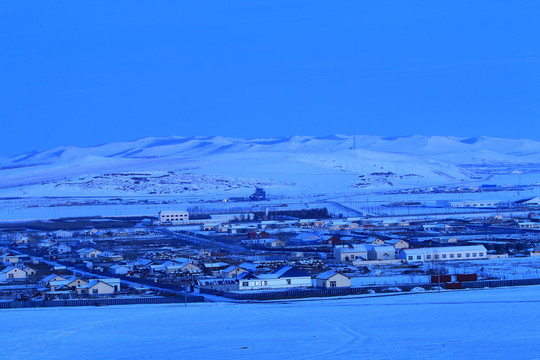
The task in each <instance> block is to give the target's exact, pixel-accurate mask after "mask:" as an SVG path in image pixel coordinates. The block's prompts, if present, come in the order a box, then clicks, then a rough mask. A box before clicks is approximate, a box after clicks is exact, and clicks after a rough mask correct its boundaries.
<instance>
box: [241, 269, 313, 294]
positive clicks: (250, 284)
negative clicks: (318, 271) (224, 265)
mask: <svg viewBox="0 0 540 360" xmlns="http://www.w3.org/2000/svg"><path fill="white" fill-rule="evenodd" d="M311 285H312V282H311V276H310V275H309V274H308V273H306V272H304V271H302V270H298V269H296V268H294V267H292V266H283V267H281V268H280V269H277V270H275V271H274V272H272V273H270V274H263V275H255V274H253V273H250V272H248V273H243V274H241V275H240V276H238V290H269V289H290V288H302V287H311Z"/></svg>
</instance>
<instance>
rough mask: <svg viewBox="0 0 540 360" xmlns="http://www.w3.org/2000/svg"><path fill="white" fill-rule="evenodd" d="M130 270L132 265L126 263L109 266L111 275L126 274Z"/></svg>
mask: <svg viewBox="0 0 540 360" xmlns="http://www.w3.org/2000/svg"><path fill="white" fill-rule="evenodd" d="M130 271H133V267H132V266H128V265H120V264H116V265H113V266H110V267H109V272H110V273H111V274H113V275H126V274H127V273H128V272H130Z"/></svg>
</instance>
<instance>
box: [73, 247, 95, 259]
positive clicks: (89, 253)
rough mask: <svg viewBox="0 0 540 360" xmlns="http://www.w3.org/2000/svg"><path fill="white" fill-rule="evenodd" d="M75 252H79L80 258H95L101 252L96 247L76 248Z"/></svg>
mask: <svg viewBox="0 0 540 360" xmlns="http://www.w3.org/2000/svg"><path fill="white" fill-rule="evenodd" d="M77 253H78V254H79V256H80V258H81V259H90V258H97V257H98V255H99V254H101V251H99V250H96V249H91V248H90V249H81V250H77Z"/></svg>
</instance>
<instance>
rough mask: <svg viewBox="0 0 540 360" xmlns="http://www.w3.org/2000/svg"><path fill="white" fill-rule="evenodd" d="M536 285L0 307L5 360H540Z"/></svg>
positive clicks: (539, 308) (538, 289)
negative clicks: (279, 298)
mask: <svg viewBox="0 0 540 360" xmlns="http://www.w3.org/2000/svg"><path fill="white" fill-rule="evenodd" d="M539 299H540V287H536V286H535V287H523V288H505V289H502V288H501V289H489V290H474V291H472V290H462V291H452V292H440V293H437V292H435V293H416V294H410V295H398V296H384V297H363V298H362V297H359V298H346V299H310V300H304V301H281V302H269V303H242V304H238V303H210V304H190V305H188V306H187V307H183V306H182V305H149V306H139V305H135V306H109V307H97V308H48V309H20V310H2V311H0V321H1V322H2V341H1V344H2V352H1V353H0V359H13V358H19V359H30V360H31V359H40V360H42V359H69V358H77V359H96V358H100V359H217V358H224V359H356V358H365V359H487V358H489V359H505V360H506V359H537V358H540V321H539V318H540V306H539V304H540V300H539Z"/></svg>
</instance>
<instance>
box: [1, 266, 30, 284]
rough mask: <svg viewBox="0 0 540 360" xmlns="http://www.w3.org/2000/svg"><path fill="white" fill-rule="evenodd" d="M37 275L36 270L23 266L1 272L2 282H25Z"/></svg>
mask: <svg viewBox="0 0 540 360" xmlns="http://www.w3.org/2000/svg"><path fill="white" fill-rule="evenodd" d="M34 275H36V270H34V269H31V268H29V267H27V266H24V265H22V264H14V265H10V266H8V267H6V268H5V269H4V270H2V271H0V282H6V281H17V280H25V279H27V278H28V277H30V276H34Z"/></svg>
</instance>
